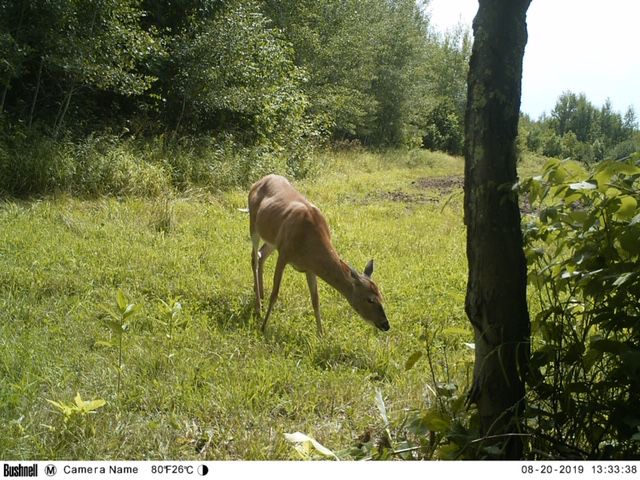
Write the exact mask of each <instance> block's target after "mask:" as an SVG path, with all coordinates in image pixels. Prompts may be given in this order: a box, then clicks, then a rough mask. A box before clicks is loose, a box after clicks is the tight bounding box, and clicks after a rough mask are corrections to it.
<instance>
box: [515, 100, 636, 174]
mask: <svg viewBox="0 0 640 480" xmlns="http://www.w3.org/2000/svg"><path fill="white" fill-rule="evenodd" d="M520 137H521V143H523V144H524V148H526V149H527V150H529V151H532V152H537V153H540V154H542V155H544V156H547V157H558V158H572V159H574V160H580V161H584V162H593V161H600V160H604V159H606V158H611V159H622V158H625V157H627V156H629V155H631V154H632V153H634V152H636V151H638V150H640V136H639V135H638V119H637V117H636V113H635V111H634V109H633V107H631V106H630V107H628V109H627V110H626V112H625V114H624V115H622V114H621V113H619V112H616V111H614V110H613V107H612V105H611V101H610V100H609V99H607V100H606V102H605V103H604V105H603V106H602V107H599V108H598V107H597V106H596V105H594V104H593V103H592V102H591V101H589V100H588V99H587V97H586V95H585V94H584V93H580V94H576V93H573V92H571V91H566V92H564V93H563V94H562V95H560V97H559V98H558V100H557V101H556V104H555V106H554V108H553V109H552V110H551V113H550V114H549V115H547V114H543V115H542V116H541V117H540V118H539V119H538V120H537V121H533V120H531V118H529V117H528V116H523V118H522V119H521V122H520Z"/></svg>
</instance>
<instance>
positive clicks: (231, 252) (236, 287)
mask: <svg viewBox="0 0 640 480" xmlns="http://www.w3.org/2000/svg"><path fill="white" fill-rule="evenodd" d="M327 155H328V154H327ZM318 162H319V163H318V170H319V171H320V174H319V175H318V176H317V177H315V178H313V179H310V180H307V181H304V182H299V183H297V186H298V188H299V189H300V190H301V191H302V192H304V193H305V194H306V195H307V196H308V197H309V199H310V200H311V201H312V202H313V203H315V204H316V205H318V206H319V207H320V208H321V210H322V211H323V212H324V213H325V216H326V217H327V220H328V221H329V224H330V227H331V230H332V234H333V240H334V244H335V246H336V248H337V249H338V251H339V253H340V254H341V256H342V257H343V258H344V259H345V261H347V262H349V263H350V264H351V265H353V266H354V267H356V268H357V269H358V270H361V269H362V268H363V267H364V265H365V263H366V262H367V260H369V259H370V258H374V260H375V272H374V279H375V280H376V281H377V283H378V285H379V286H380V288H381V290H382V293H383V296H384V298H385V307H386V310H387V315H388V317H389V320H390V323H391V330H390V331H389V332H388V333H382V332H378V331H375V330H374V329H373V328H372V327H371V326H369V325H367V324H365V323H364V322H363V321H361V320H360V319H359V318H358V317H357V315H356V314H355V313H354V312H353V311H352V310H351V309H350V307H349V305H348V304H347V302H346V301H345V300H344V299H343V298H341V297H340V295H339V294H337V293H336V292H335V291H333V290H332V289H331V288H330V287H328V286H327V285H325V284H324V283H321V284H320V302H321V309H322V313H323V317H324V327H325V336H324V338H322V339H318V338H317V337H316V335H315V321H314V319H313V312H312V308H311V304H310V300H309V294H308V291H307V287H306V282H305V280H304V275H301V274H299V273H297V272H295V271H294V270H293V269H291V268H287V270H286V271H285V277H284V281H283V285H282V289H281V294H280V297H279V301H278V303H277V305H276V309H275V312H274V314H273V317H272V319H271V321H270V324H269V327H268V331H267V334H266V336H263V335H262V334H261V333H260V331H259V328H258V324H257V322H256V320H255V319H253V317H252V306H253V299H252V276H251V269H250V249H251V246H250V242H249V236H248V225H247V224H248V218H247V216H246V214H243V213H241V212H240V211H238V208H240V207H244V206H246V205H245V204H246V191H244V190H235V191H230V192H227V193H221V194H219V195H215V196H214V195H211V194H204V193H198V192H191V193H189V194H185V195H183V196H182V197H175V198H171V199H170V200H168V201H166V202H163V201H159V200H157V199H156V200H154V199H149V200H147V199H140V198H136V199H124V200H116V199H112V198H104V199H97V200H79V199H76V198H72V197H62V198H52V199H48V200H42V201H31V202H14V201H7V202H5V203H3V204H0V429H1V430H2V431H3V435H2V437H1V438H0V457H2V458H5V459H7V458H16V459H23V458H24V459H26V458H85V459H109V458H118V459H145V458H180V459H197V458H209V459H240V458H242V459H288V458H296V454H295V451H294V450H293V449H292V448H291V446H290V445H289V444H287V443H286V442H285V440H284V437H283V433H285V432H292V431H302V432H305V433H308V434H310V435H312V436H314V437H315V438H317V439H318V440H319V441H320V442H321V443H323V444H324V445H326V446H328V447H330V448H332V449H336V450H339V449H341V448H344V447H346V446H348V445H350V444H352V443H353V442H354V439H356V438H357V437H358V436H359V435H361V434H362V433H363V432H365V431H367V429H369V428H371V427H379V426H380V422H381V420H380V418H379V414H378V413H377V410H376V407H375V404H374V395H375V391H376V389H380V390H381V391H382V393H383V395H384V398H385V401H386V402H387V408H388V410H389V412H390V414H391V415H396V416H400V415H402V412H403V409H405V408H415V407H418V406H420V405H421V404H422V403H424V402H425V401H427V399H426V396H425V395H426V394H425V388H426V384H427V383H429V382H431V381H432V378H433V377H432V375H431V373H430V372H429V371H428V369H427V364H426V362H423V361H420V362H418V363H417V364H416V366H415V367H414V368H413V369H411V370H409V371H405V368H404V365H405V362H406V360H407V358H408V357H409V355H410V354H411V353H413V352H414V351H416V350H418V349H421V348H423V345H424V340H423V339H421V335H422V334H423V333H424V331H425V328H427V329H429V331H430V332H432V333H434V334H435V335H436V338H438V341H437V342H436V343H435V344H434V349H435V350H434V352H435V353H436V355H437V359H436V360H437V365H436V366H435V367H436V368H437V372H436V376H438V381H441V380H442V381H454V382H457V383H458V384H460V385H459V386H460V388H464V387H465V385H464V382H465V381H466V378H467V375H468V371H469V365H470V359H471V356H470V353H469V351H468V350H467V349H465V347H464V346H463V345H462V343H463V342H470V341H472V335H471V329H470V327H468V325H467V321H466V317H465V316H464V310H463V304H464V291H465V282H466V259H465V254H464V252H465V248H464V226H463V223H462V194H461V188H460V186H459V183H456V182H458V180H457V179H460V178H461V176H462V169H463V166H462V160H461V159H458V158H452V157H448V156H446V155H444V154H433V153H428V152H393V153H387V154H371V153H365V152H360V153H340V154H333V155H331V156H330V157H328V156H325V157H324V158H320V159H318ZM433 177H454V178H455V179H456V180H455V181H454V182H453V183H452V184H451V185H449V184H448V183H445V184H441V183H436V184H434V185H431V186H430V184H429V183H428V182H426V183H420V182H419V180H421V179H427V178H433ZM274 263H275V262H274V261H270V262H269V263H268V265H267V271H266V277H265V278H266V283H267V290H268V289H270V285H271V275H272V272H273V264H274ZM118 289H121V290H122V291H123V292H124V293H125V294H126V296H127V298H128V299H129V301H131V302H132V303H136V304H138V305H139V311H138V312H137V313H136V314H135V315H134V316H133V317H132V318H131V325H130V328H129V330H128V331H127V332H126V334H125V336H124V339H123V350H124V352H123V359H124V360H123V361H124V369H123V370H122V385H121V387H120V390H121V391H120V395H117V392H116V386H117V374H116V372H115V371H114V367H113V365H114V355H116V351H115V350H114V348H110V347H108V346H106V344H105V343H103V342H107V341H109V340H110V339H111V336H112V333H111V332H110V330H109V328H108V326H107V325H106V321H105V319H106V318H107V313H106V310H108V309H111V310H114V309H115V301H116V293H117V291H118ZM176 301H178V302H180V304H181V306H182V311H181V313H180V315H181V318H180V322H179V324H178V326H177V327H176V328H175V329H174V330H173V331H172V332H171V333H170V332H169V330H168V327H167V324H166V318H167V317H166V315H167V313H166V306H165V304H172V302H176ZM451 327H455V328H457V330H456V332H457V333H456V335H453V336H452V335H450V334H448V333H447V328H449V329H450V328H451ZM460 332H462V333H460ZM464 332H468V334H466V335H465V333H464ZM446 376H450V377H451V378H444V377H446ZM77 392H80V393H81V395H82V398H83V399H86V400H91V399H98V398H101V399H104V400H106V401H107V404H106V405H105V406H104V407H102V408H101V409H99V410H97V411H96V412H95V413H94V414H92V415H87V417H86V418H85V419H83V420H82V422H83V425H81V428H79V427H73V426H70V425H69V424H65V422H64V421H63V419H62V418H61V416H60V415H59V413H58V412H56V411H55V409H54V408H52V406H51V404H50V403H48V402H47V399H50V400H55V401H64V402H71V401H72V400H73V398H74V397H75V395H76V393H77Z"/></svg>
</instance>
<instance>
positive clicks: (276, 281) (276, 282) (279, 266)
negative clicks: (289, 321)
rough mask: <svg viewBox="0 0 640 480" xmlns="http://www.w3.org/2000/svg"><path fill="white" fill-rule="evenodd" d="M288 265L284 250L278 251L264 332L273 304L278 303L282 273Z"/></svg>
mask: <svg viewBox="0 0 640 480" xmlns="http://www.w3.org/2000/svg"><path fill="white" fill-rule="evenodd" d="M286 266H287V261H286V259H285V256H284V255H283V254H282V252H279V253H278V262H277V263H276V270H275V273H274V274H273V288H272V290H271V297H269V308H267V314H266V315H265V316H264V321H263V322H262V333H264V332H265V329H266V328H267V322H268V321H269V316H271V310H272V309H273V305H274V304H275V303H276V299H277V298H278V292H279V291H280V282H281V281H282V274H283V273H284V267H286Z"/></svg>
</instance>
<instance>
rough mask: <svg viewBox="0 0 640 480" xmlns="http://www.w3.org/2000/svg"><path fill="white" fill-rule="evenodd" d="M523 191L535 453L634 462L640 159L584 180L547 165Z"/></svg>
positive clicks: (639, 434) (639, 424) (639, 423)
mask: <svg viewBox="0 0 640 480" xmlns="http://www.w3.org/2000/svg"><path fill="white" fill-rule="evenodd" d="M524 190H525V192H526V193H527V194H528V195H529V199H530V202H531V204H532V205H533V208H534V209H535V210H536V215H535V216H533V215H531V216H529V217H527V219H526V220H525V222H524V233H525V241H526V254H527V259H528V263H529V281H530V284H531V287H532V288H533V290H534V295H535V297H536V299H537V302H536V309H537V313H536V315H535V321H534V322H533V355H532V359H531V369H532V371H531V374H530V377H529V388H530V399H529V410H528V413H527V417H528V421H529V428H530V431H531V433H532V435H533V437H532V440H531V449H532V454H533V455H535V456H537V455H550V456H551V457H553V458H590V459H622V458H627V459H629V458H638V456H639V455H640V417H638V412H639V411H640V390H638V382H637V379H638V375H640V331H639V330H638V325H639V324H638V319H639V318H640V310H639V309H638V301H637V299H638V298H639V296H640V273H639V271H638V264H639V262H640V242H639V241H638V239H639V238H640V207H639V204H640V156H638V155H635V156H634V157H633V158H631V159H629V160H626V161H603V162H601V163H599V164H598V165H597V166H596V167H595V168H593V169H592V170H591V171H590V172H588V173H585V172H584V170H583V169H582V168H581V166H580V165H579V164H577V163H575V162H572V161H564V162H560V161H558V160H551V161H549V162H548V163H547V164H546V166H545V167H544V171H543V174H542V175H541V176H540V177H535V178H533V179H530V180H528V181H527V182H526V183H525V186H524Z"/></svg>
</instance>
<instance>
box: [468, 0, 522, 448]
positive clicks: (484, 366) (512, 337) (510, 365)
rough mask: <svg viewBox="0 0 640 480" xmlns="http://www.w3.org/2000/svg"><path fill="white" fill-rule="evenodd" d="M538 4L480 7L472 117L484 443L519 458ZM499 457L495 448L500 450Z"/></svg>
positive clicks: (471, 205)
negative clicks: (530, 94)
mask: <svg viewBox="0 0 640 480" xmlns="http://www.w3.org/2000/svg"><path fill="white" fill-rule="evenodd" d="M530 2H531V0H480V2H479V3H480V6H479V9H478V13H477V15H476V17H475V20H474V22H473V30H474V44H473V50H472V54H471V60H470V68H469V77H468V94H467V110H466V117H465V185H464V189H465V198H464V215H465V224H466V226H467V259H468V262H469V278H468V283H467V297H466V304H465V308H466V312H467V315H468V317H469V320H470V321H471V324H472V325H473V328H474V332H475V342H476V343H475V346H476V350H475V368H474V385H473V388H472V390H471V393H470V397H469V398H470V401H471V402H473V403H475V404H476V405H477V406H478V411H479V414H480V418H481V429H482V433H483V434H484V435H485V437H486V440H485V442H486V443H485V445H492V446H494V447H495V446H497V447H499V448H500V449H501V454H499V455H497V456H498V457H501V458H509V459H517V458H520V457H521V456H522V453H523V443H522V437H521V436H520V435H519V433H520V432H521V428H520V427H521V424H522V413H523V410H524V403H525V402H524V395H525V384H524V374H525V372H526V369H527V363H528V358H529V351H530V350H529V337H530V323H529V312H528V309H527V299H526V281H527V271H526V261H525V257H524V252H523V250H522V231H521V229H520V210H519V207H518V196H517V193H516V192H515V191H514V190H513V188H512V187H513V186H514V184H515V183H516V181H517V172H516V149H515V144H516V136H517V131H518V118H519V114H520V89H521V80H522V59H523V56H524V48H525V45H526V42H527V25H526V12H527V8H528V7H529V4H530ZM494 451H495V450H494Z"/></svg>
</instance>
